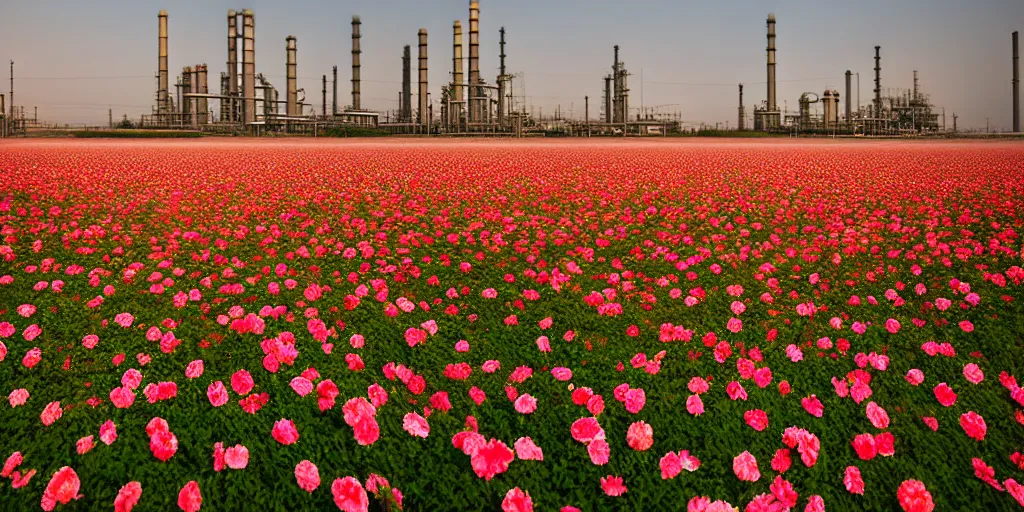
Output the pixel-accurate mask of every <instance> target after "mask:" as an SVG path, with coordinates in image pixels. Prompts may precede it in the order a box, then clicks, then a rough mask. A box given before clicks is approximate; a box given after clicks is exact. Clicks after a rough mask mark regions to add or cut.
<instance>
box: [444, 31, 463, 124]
mask: <svg viewBox="0 0 1024 512" xmlns="http://www.w3.org/2000/svg"><path fill="white" fill-rule="evenodd" d="M452 32H453V39H452V79H453V80H452V83H453V84H454V85H453V88H454V89H455V91H454V96H455V102H454V104H453V106H452V107H450V108H449V112H448V115H449V117H450V118H451V121H450V122H451V123H452V124H455V125H458V124H459V123H461V119H462V115H461V109H462V102H463V101H465V100H464V99H463V91H462V22H461V21H459V20H455V22H454V23H453V24H452Z"/></svg>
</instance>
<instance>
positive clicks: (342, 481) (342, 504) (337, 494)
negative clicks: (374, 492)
mask: <svg viewBox="0 0 1024 512" xmlns="http://www.w3.org/2000/svg"><path fill="white" fill-rule="evenodd" d="M331 495H332V496H334V504H335V505H337V506H338V508H339V509H341V510H343V511H344V512H367V510H368V508H369V506H370V498H369V496H367V495H366V489H364V488H363V485H362V484H360V483H359V480H356V479H355V478H353V477H350V476H346V477H345V478H338V479H335V480H334V483H332V484H331Z"/></svg>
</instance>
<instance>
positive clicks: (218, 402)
mask: <svg viewBox="0 0 1024 512" xmlns="http://www.w3.org/2000/svg"><path fill="white" fill-rule="evenodd" d="M111 398H113V397H111ZM206 398H208V399H209V400H210V405H213V406H214V407H220V406H222V405H224V404H226V403H228V390H227V389H225V388H224V383H223V382H221V381H219V380H218V381H217V382H214V383H212V384H210V386H209V387H207V388H206Z"/></svg>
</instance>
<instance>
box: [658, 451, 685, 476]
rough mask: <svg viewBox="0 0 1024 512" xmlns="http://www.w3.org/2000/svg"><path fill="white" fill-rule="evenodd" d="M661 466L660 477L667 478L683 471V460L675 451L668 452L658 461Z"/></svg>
mask: <svg viewBox="0 0 1024 512" xmlns="http://www.w3.org/2000/svg"><path fill="white" fill-rule="evenodd" d="M658 466H659V467H660V468H661V479H662V480H669V479H672V478H675V477H676V476H677V475H678V474H679V473H682V472H683V461H682V460H681V459H680V458H679V455H677V454H676V453H675V452H668V453H666V454H665V456H664V457H662V458H661V461H660V462H659V463H658Z"/></svg>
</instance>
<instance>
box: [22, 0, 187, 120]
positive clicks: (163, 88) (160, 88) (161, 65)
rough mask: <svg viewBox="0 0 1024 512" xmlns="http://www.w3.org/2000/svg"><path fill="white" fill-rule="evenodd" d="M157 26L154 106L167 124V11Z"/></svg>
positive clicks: (159, 18)
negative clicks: (156, 82) (156, 78)
mask: <svg viewBox="0 0 1024 512" xmlns="http://www.w3.org/2000/svg"><path fill="white" fill-rule="evenodd" d="M157 19H158V22H159V23H158V25H159V38H160V46H159V54H158V56H157V65H158V69H159V70H160V71H159V73H160V78H159V83H158V85H157V96H156V105H157V112H158V113H159V114H160V115H161V116H162V117H163V121H164V122H167V118H166V116H167V114H168V113H169V111H170V108H169V105H168V101H167V11H160V13H159V14H158V15H157ZM12 104H13V102H12Z"/></svg>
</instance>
